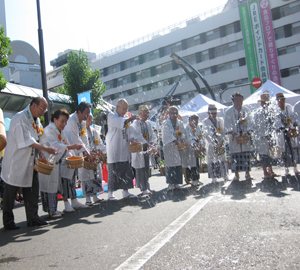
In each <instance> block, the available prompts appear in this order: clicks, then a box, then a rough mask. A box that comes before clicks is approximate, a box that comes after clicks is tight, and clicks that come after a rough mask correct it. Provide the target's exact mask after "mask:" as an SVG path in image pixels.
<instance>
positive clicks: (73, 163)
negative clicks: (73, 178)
mask: <svg viewBox="0 0 300 270" xmlns="http://www.w3.org/2000/svg"><path fill="white" fill-rule="evenodd" d="M66 160H67V168H69V169H78V168H81V167H83V165H84V159H83V157H80V156H72V157H67V158H66Z"/></svg>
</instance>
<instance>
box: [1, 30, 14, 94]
mask: <svg viewBox="0 0 300 270" xmlns="http://www.w3.org/2000/svg"><path fill="white" fill-rule="evenodd" d="M9 43H10V39H9V38H8V37H6V36H5V34H4V27H2V25H0V68H3V67H6V66H7V65H8V56H9V55H10V54H11V53H12V49H11V46H9ZM6 83H7V81H6V80H5V79H4V76H3V74H2V72H0V91H1V90H2V89H4V88H5V86H6Z"/></svg>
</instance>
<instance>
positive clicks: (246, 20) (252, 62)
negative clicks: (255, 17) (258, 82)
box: [239, 3, 258, 94]
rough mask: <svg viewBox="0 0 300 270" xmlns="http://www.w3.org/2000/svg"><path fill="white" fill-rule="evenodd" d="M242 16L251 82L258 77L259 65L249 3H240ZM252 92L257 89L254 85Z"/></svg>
mask: <svg viewBox="0 0 300 270" xmlns="http://www.w3.org/2000/svg"><path fill="white" fill-rule="evenodd" d="M239 12H240V18H241V28H242V32H243V38H244V46H245V54H246V63H247V68H248V76H249V81H250V82H251V81H252V80H253V79H254V78H256V77H258V72H257V65H256V56H255V52H254V46H253V44H254V42H253V35H252V28H251V24H250V17H249V7H248V4H247V3H246V4H240V6H239ZM250 88H251V94H253V93H254V92H255V90H256V88H254V87H253V86H252V85H251V86H250Z"/></svg>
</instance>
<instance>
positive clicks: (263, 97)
mask: <svg viewBox="0 0 300 270" xmlns="http://www.w3.org/2000/svg"><path fill="white" fill-rule="evenodd" d="M262 101H264V102H269V101H270V95H269V93H263V94H261V95H260V100H258V101H257V102H262Z"/></svg>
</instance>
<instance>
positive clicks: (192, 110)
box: [179, 94, 228, 122]
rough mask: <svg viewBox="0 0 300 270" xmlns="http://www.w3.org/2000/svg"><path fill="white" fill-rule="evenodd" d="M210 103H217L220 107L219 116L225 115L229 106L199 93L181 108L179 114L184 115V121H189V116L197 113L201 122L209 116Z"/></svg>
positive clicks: (218, 107)
mask: <svg viewBox="0 0 300 270" xmlns="http://www.w3.org/2000/svg"><path fill="white" fill-rule="evenodd" d="M209 104H214V105H216V107H217V109H218V117H223V116H224V114H225V111H226V110H227V108H228V107H227V106H225V105H223V104H221V103H219V102H217V101H215V100H213V99H210V98H208V97H207V96H204V95H202V94H198V95H197V96H196V97H194V98H193V99H192V100H191V101H190V102H188V103H187V104H185V105H184V106H183V107H182V108H181V109H180V110H179V114H180V115H181V116H182V118H183V121H184V122H187V120H188V117H189V116H191V115H192V114H197V115H198V116H199V118H200V122H202V121H203V120H204V119H205V118H206V117H208V115H207V111H208V105H209Z"/></svg>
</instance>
